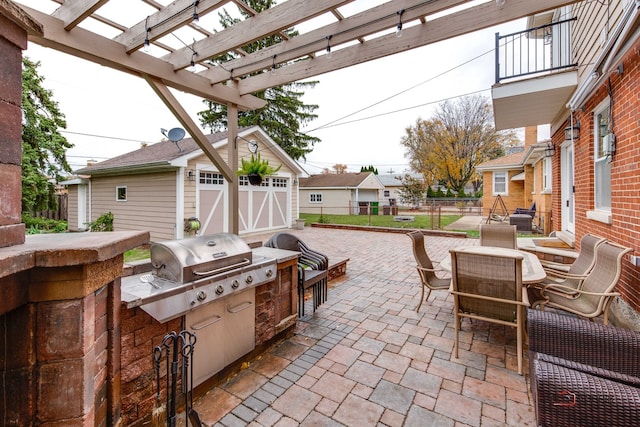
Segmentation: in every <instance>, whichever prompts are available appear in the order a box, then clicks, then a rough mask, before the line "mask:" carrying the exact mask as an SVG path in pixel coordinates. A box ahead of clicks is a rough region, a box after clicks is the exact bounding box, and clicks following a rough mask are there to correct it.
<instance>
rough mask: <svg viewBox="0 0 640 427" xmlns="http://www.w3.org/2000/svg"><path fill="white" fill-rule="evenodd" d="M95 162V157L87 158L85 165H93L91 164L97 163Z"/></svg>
mask: <svg viewBox="0 0 640 427" xmlns="http://www.w3.org/2000/svg"><path fill="white" fill-rule="evenodd" d="M97 163H98V161H97V160H95V159H89V160H87V166H93V165H95V164H97Z"/></svg>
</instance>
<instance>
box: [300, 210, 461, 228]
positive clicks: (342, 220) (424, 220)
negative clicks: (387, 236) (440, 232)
mask: <svg viewBox="0 0 640 427" xmlns="http://www.w3.org/2000/svg"><path fill="white" fill-rule="evenodd" d="M403 215H410V216H413V217H414V221H413V222H399V221H394V220H393V215H371V216H368V215H322V216H323V219H324V221H323V222H325V223H327V224H342V225H368V226H373V227H390V228H425V229H429V230H431V229H434V230H437V229H438V227H433V228H432V227H431V215H411V213H407V214H403ZM300 218H301V219H305V220H306V222H307V224H309V223H312V222H321V221H320V215H319V214H303V213H301V214H300ZM458 219H460V215H442V216H441V217H440V221H441V223H440V227H442V228H444V227H445V226H446V225H448V224H451V223H452V222H454V221H457V220H458ZM434 220H435V221H437V217H434ZM436 225H437V224H436Z"/></svg>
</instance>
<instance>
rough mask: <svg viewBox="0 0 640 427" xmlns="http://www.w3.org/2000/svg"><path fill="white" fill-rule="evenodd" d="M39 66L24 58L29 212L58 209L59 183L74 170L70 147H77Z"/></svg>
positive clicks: (26, 201)
mask: <svg viewBox="0 0 640 427" xmlns="http://www.w3.org/2000/svg"><path fill="white" fill-rule="evenodd" d="M39 66H40V63H39V62H32V61H31V60H29V58H27V57H24V58H23V60H22V212H23V213H29V214H33V213H35V212H38V211H43V210H48V209H54V208H56V200H55V198H54V194H55V183H57V182H60V181H61V180H62V178H63V176H62V174H63V173H64V172H67V173H68V172H71V167H70V166H69V164H68V163H67V158H66V150H67V149H69V148H71V147H73V145H72V144H70V143H69V142H68V141H67V139H66V138H65V137H64V136H62V135H61V134H60V132H59V129H65V128H66V127H67V123H66V121H65V118H64V114H62V112H61V111H60V109H59V108H58V103H57V102H55V101H54V100H53V93H52V92H51V91H50V90H47V89H45V88H44V87H43V82H44V77H42V76H40V75H38V67H39Z"/></svg>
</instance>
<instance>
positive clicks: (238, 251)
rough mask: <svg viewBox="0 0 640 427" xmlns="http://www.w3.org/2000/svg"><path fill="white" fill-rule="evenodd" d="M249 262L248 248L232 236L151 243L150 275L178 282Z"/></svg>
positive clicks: (222, 235) (221, 235)
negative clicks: (151, 268)
mask: <svg viewBox="0 0 640 427" xmlns="http://www.w3.org/2000/svg"><path fill="white" fill-rule="evenodd" d="M252 259H253V258H252V252H251V248H249V245H248V244H247V243H246V242H245V241H244V240H242V239H241V238H240V237H238V236H237V235H235V234H231V233H219V234H211V235H207V236H197V237H190V238H187V239H180V240H170V241H166V242H161V243H152V244H151V265H152V267H153V270H152V273H153V274H154V275H155V276H156V277H159V278H162V279H166V280H170V281H173V282H178V283H186V282H191V281H194V280H197V279H202V278H203V277H207V276H213V275H215V274H220V273H223V272H225V271H228V270H232V269H235V268H239V267H243V266H245V265H250V264H251V262H252Z"/></svg>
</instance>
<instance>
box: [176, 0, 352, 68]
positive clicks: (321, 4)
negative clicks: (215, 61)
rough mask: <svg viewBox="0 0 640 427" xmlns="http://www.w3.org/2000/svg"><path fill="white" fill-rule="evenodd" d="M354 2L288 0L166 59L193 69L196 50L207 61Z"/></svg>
mask: <svg viewBox="0 0 640 427" xmlns="http://www.w3.org/2000/svg"><path fill="white" fill-rule="evenodd" d="M351 1H353V0H323V1H313V2H312V1H309V0H288V1H286V2H283V3H280V4H278V5H276V6H274V7H272V8H269V9H267V10H265V11H264V12H262V13H259V14H257V15H256V16H253V17H251V18H248V19H245V20H244V21H241V22H238V23H237V24H235V25H233V26H231V27H229V28H225V29H224V30H222V31H220V32H219V33H216V34H215V35H214V36H213V37H207V38H206V39H202V40H198V41H196V42H195V43H194V45H193V46H192V47H191V48H182V49H179V50H176V51H175V52H173V53H171V54H169V55H166V56H165V57H163V59H164V60H165V61H168V62H170V63H171V64H173V66H174V68H175V69H181V68H185V67H187V66H189V64H190V62H191V56H192V53H193V52H192V50H191V49H193V50H194V51H196V52H197V53H198V60H199V61H202V60H206V59H209V58H213V57H215V56H218V55H220V54H223V53H227V52H229V51H232V50H234V49H235V48H237V47H242V46H245V45H247V44H249V43H251V42H253V41H255V40H259V39H261V38H264V37H265V36H267V35H270V34H274V33H277V32H279V31H281V30H284V29H287V28H291V27H293V26H294V25H296V24H298V23H300V22H303V21H304V20H306V19H311V18H313V17H315V16H319V15H322V14H323V13H325V12H328V11H330V10H331V9H333V8H335V7H338V6H342V5H344V4H346V3H350V2H351Z"/></svg>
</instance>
